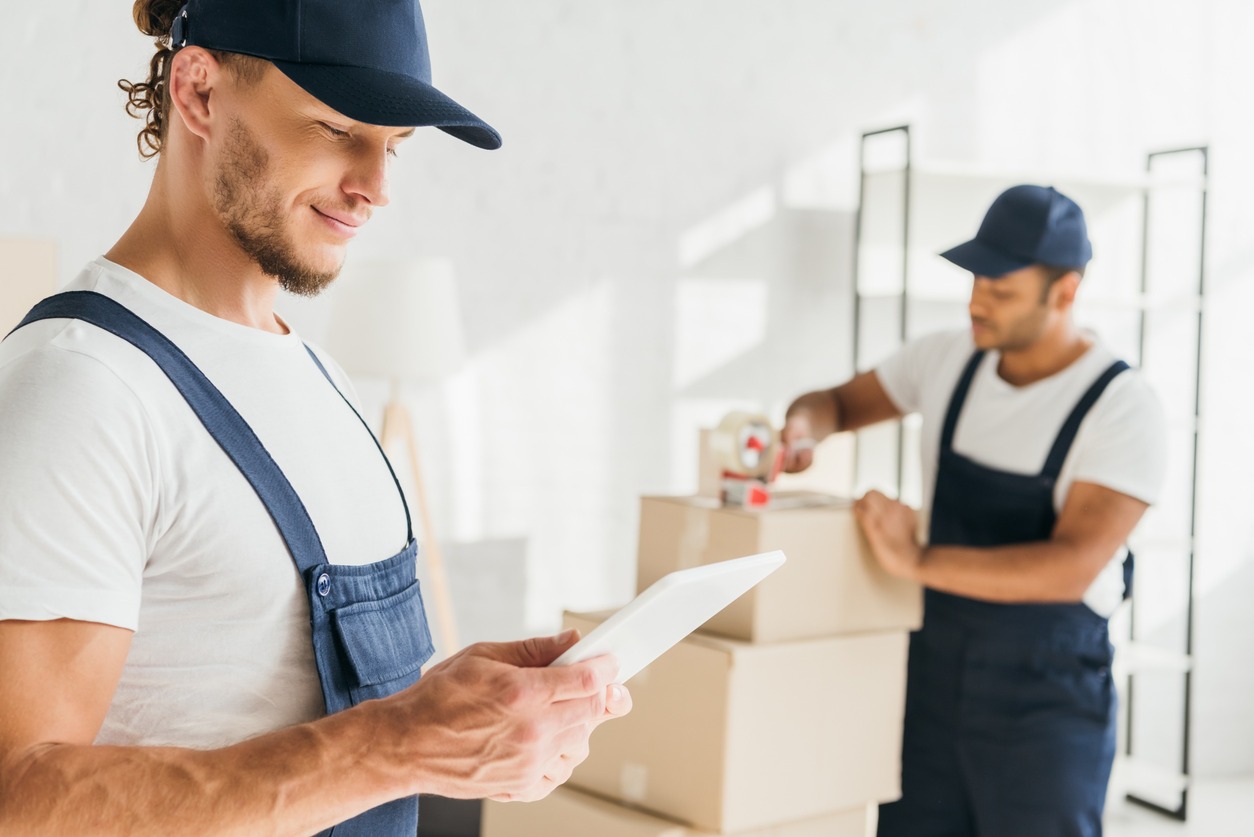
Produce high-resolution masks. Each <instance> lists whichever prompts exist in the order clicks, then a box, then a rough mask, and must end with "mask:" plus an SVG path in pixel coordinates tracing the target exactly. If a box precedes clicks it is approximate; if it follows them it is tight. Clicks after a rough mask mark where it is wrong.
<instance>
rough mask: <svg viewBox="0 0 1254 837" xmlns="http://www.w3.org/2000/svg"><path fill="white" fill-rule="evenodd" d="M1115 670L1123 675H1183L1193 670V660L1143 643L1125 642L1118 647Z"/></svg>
mask: <svg viewBox="0 0 1254 837" xmlns="http://www.w3.org/2000/svg"><path fill="white" fill-rule="evenodd" d="M1115 668H1116V669H1117V670H1118V671H1119V672H1121V673H1124V674H1135V673H1137V672H1143V671H1175V672H1179V673H1180V674H1184V673H1185V672H1187V671H1192V670H1193V658H1192V657H1191V656H1189V655H1188V654H1183V653H1181V652H1179V651H1170V650H1168V649H1166V648H1158V647H1156V646H1153V645H1147V644H1145V643H1143V642H1125V643H1123V644H1122V645H1120V646H1119V652H1118V654H1117V655H1116V657H1115Z"/></svg>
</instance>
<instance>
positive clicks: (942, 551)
mask: <svg viewBox="0 0 1254 837" xmlns="http://www.w3.org/2000/svg"><path fill="white" fill-rule="evenodd" d="M1106 557H1107V558H1108V557H1109V556H1106ZM1104 563H1105V559H1103V558H1102V557H1101V556H1098V555H1095V554H1094V553H1093V551H1092V550H1082V549H1081V548H1080V547H1078V546H1076V545H1073V544H1071V543H1068V542H1066V541H1059V540H1049V541H1035V542H1032V543H1024V544H1014V545H1011V546H997V547H965V546H936V547H928V548H927V549H926V550H924V552H923V557H922V560H921V561H920V562H919V568H918V580H919V581H920V582H921V583H922V584H924V585H925V586H927V587H931V588H932V589H934V590H940V591H942V592H946V593H954V594H957V595H961V596H968V597H971V598H976V599H984V600H986V601H994V602H1005V603H1010V604H1013V603H1025V602H1078V601H1080V600H1081V599H1082V598H1083V596H1084V592H1085V591H1086V590H1087V589H1088V587H1089V585H1090V584H1092V582H1093V579H1094V578H1096V577H1097V573H1098V572H1100V571H1101V568H1102V565H1103V564H1104Z"/></svg>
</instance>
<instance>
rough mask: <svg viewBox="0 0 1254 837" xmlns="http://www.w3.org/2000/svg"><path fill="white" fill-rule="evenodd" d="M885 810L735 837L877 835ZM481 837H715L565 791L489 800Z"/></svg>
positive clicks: (862, 809)
mask: <svg viewBox="0 0 1254 837" xmlns="http://www.w3.org/2000/svg"><path fill="white" fill-rule="evenodd" d="M878 814H879V810H878V807H877V806H875V805H860V806H858V807H856V808H852V809H850V810H848V811H839V812H837V813H834V814H828V815H827V816H823V817H817V818H812V819H807V820H801V821H798V822H790V823H784V824H782V825H773V826H769V827H767V828H762V829H756V830H754V831H746V832H739V833H737V834H736V835H735V837H875V827H876V822H877V818H878ZM481 837H713V835H712V833H711V832H709V831H698V830H696V829H693V828H688V827H687V826H684V825H681V824H679V823H676V822H671V821H670V820H665V819H662V818H660V817H654V816H651V815H649V814H646V813H644V812H642V811H637V810H634V809H632V808H627V807H624V806H622V805H618V804H615V803H613V802H609V801H607V800H604V799H600V798H599V797H596V796H591V795H589V794H586V793H581V792H580V791H577V790H573V789H571V788H569V787H560V788H558V789H557V790H555V791H553V793H551V794H549V796H547V797H546V798H544V799H542V800H540V801H539V802H524V803H519V802H510V803H506V802H491V801H488V802H485V803H484V806H483V831H482V834H481Z"/></svg>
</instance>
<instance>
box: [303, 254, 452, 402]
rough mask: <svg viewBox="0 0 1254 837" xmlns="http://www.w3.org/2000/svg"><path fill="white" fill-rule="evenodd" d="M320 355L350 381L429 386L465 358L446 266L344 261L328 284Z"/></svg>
mask: <svg viewBox="0 0 1254 837" xmlns="http://www.w3.org/2000/svg"><path fill="white" fill-rule="evenodd" d="M327 343H328V346H327V348H328V350H329V351H330V352H331V354H332V356H334V357H335V359H336V361H338V362H339V364H340V365H341V366H343V367H344V371H346V372H348V373H349V374H350V375H355V376H361V377H366V378H386V379H388V380H392V381H415V382H416V381H430V380H434V379H437V378H440V377H443V376H444V375H448V374H450V373H451V372H454V371H456V370H457V368H458V367H460V366H461V364H462V361H463V359H464V356H465V352H466V349H465V342H464V339H463V336H462V321H461V312H460V310H459V308H458V305H457V289H456V287H455V286H454V284H453V265H452V263H451V262H449V261H448V260H447V259H410V260H361V261H349V262H348V263H346V264H345V266H344V270H343V271H342V272H341V274H340V277H339V278H338V279H337V280H336V289H335V299H334V308H333V312H332V317H331V325H330V330H329V334H328V337H327Z"/></svg>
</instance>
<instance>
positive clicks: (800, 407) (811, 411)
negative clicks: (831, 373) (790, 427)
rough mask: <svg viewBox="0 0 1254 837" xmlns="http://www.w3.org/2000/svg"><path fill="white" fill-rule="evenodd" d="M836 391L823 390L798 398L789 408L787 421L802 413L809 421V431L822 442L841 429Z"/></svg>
mask: <svg viewBox="0 0 1254 837" xmlns="http://www.w3.org/2000/svg"><path fill="white" fill-rule="evenodd" d="M833 393H834V390H831V389H823V390H818V391H816V392H807V393H806V394H805V395H802V396H800V397H798V398H797V399H796V400H795V401H793V402H792V404H791V405H789V407H788V413H787V415H786V416H785V420H787V419H788V418H791V417H792V416H794V415H796V414H798V413H801V414H804V415H805V417H806V419H807V420H808V421H809V430H810V432H811V433H812V434H813V436H814V440H815V441H816V442H821V441H823V439H826V438H827V437H828V436H830V435H831V434H833V433H836V432H838V431H839V430H840V429H841V428H840V417H839V411H838V410H837V406H836V398H835V397H834V395H833Z"/></svg>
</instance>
